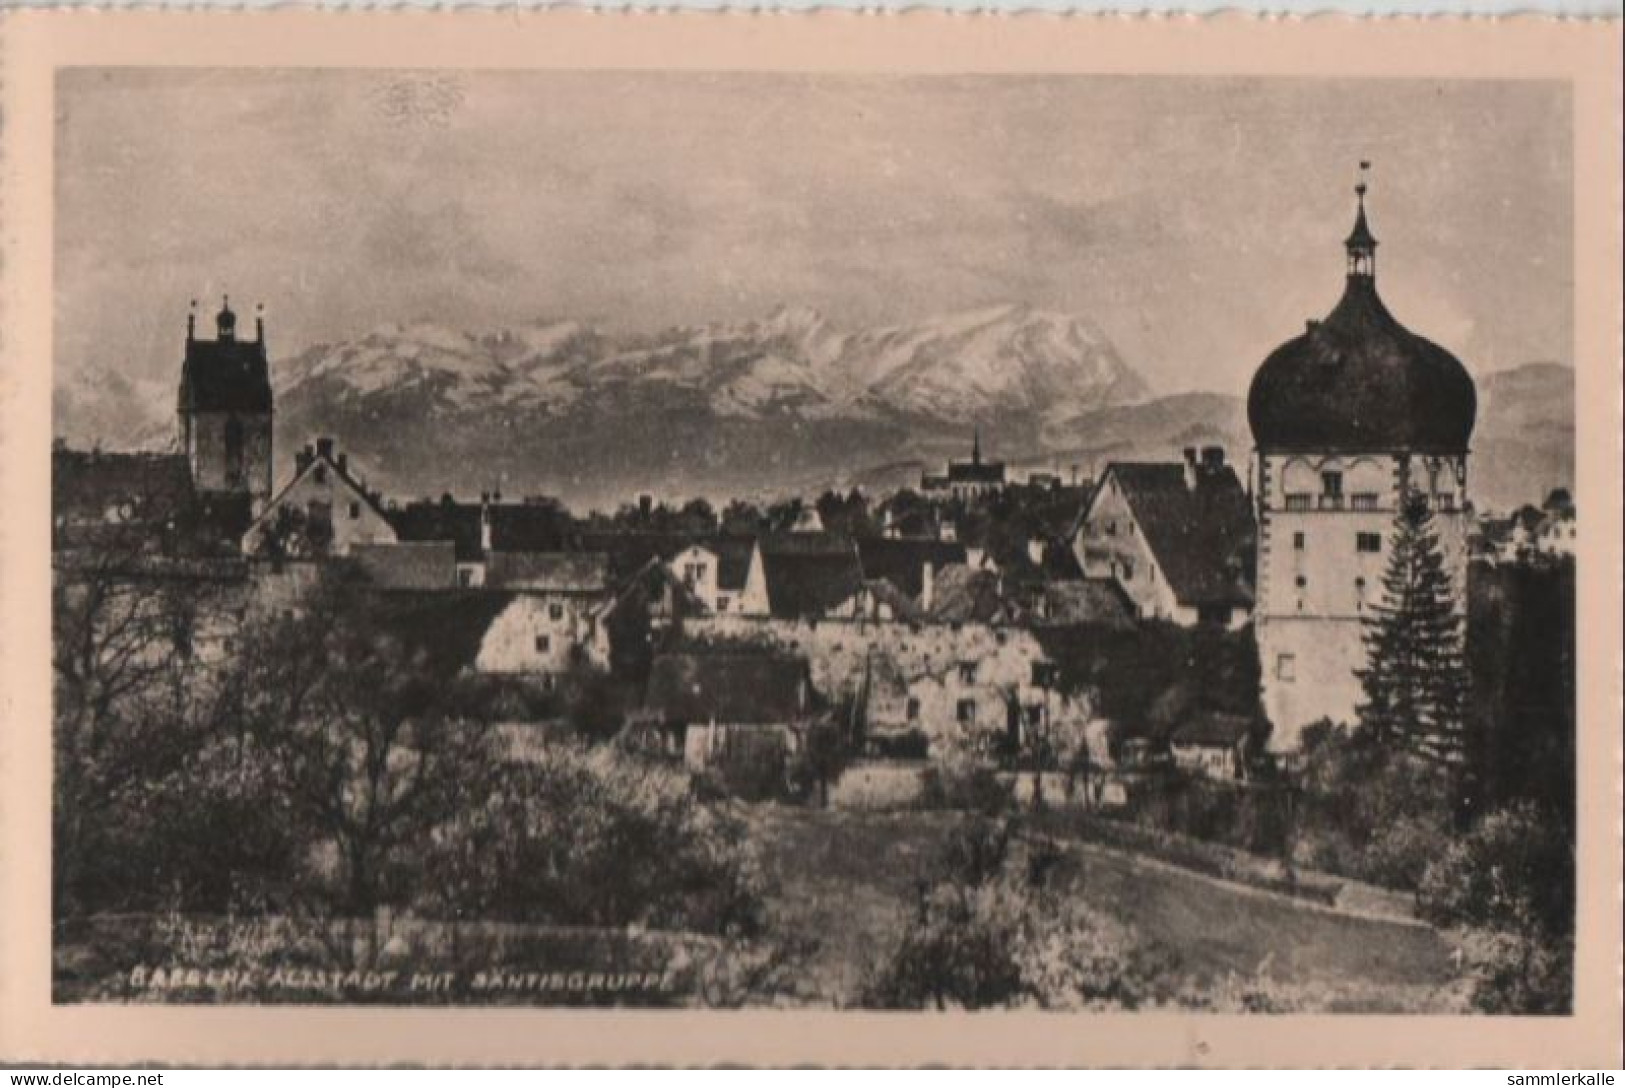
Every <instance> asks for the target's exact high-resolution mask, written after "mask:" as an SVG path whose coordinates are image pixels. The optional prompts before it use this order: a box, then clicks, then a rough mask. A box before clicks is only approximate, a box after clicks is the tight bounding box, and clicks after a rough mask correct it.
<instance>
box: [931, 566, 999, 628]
mask: <svg viewBox="0 0 1625 1088" xmlns="http://www.w3.org/2000/svg"><path fill="white" fill-rule="evenodd" d="M930 616H931V618H932V619H934V620H937V621H939V622H942V623H1008V622H1010V621H1011V620H1013V619H1014V618H1015V617H1016V609H1015V608H1014V606H1013V605H1011V603H1010V602H1009V601H1007V600H1005V599H1004V595H1003V594H1002V593H1001V592H1000V591H999V576H998V575H997V574H996V573H994V572H993V571H990V570H973V569H972V568H970V567H967V566H964V565H963V564H955V565H953V566H950V567H944V568H943V569H942V571H941V573H939V574H938V575H937V577H936V586H935V588H934V590H933V591H932V601H931V609H930Z"/></svg>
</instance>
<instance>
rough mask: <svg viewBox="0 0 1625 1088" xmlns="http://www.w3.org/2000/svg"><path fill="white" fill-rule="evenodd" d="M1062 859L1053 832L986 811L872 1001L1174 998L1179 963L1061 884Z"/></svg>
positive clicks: (940, 1003) (953, 856)
mask: <svg viewBox="0 0 1625 1088" xmlns="http://www.w3.org/2000/svg"><path fill="white" fill-rule="evenodd" d="M1018 845H1020V846H1022V847H1024V849H1023V850H1020V851H1018V850H1017V849H1016V848H1017V846H1018ZM1058 858H1059V855H1058V853H1057V851H1055V849H1054V847H1053V846H1052V845H1051V844H1049V843H1048V842H1047V841H1045V840H1038V841H1033V840H1030V839H1024V838H1021V837H1018V836H1017V834H1016V829H1015V826H1014V825H1013V824H1012V823H1009V822H994V821H978V822H976V823H973V824H972V825H970V826H969V827H966V828H964V829H962V830H960V831H959V832H957V833H956V834H955V835H953V836H952V837H951V838H950V839H949V841H948V844H947V846H946V848H945V849H944V852H943V855H942V857H941V858H940V860H939V862H938V871H937V879H936V880H935V882H934V883H933V882H932V881H930V880H927V881H923V882H922V884H921V887H920V892H919V898H918V901H917V903H916V904H915V909H914V912H913V915H912V917H911V918H910V919H909V921H908V922H907V924H906V925H905V926H904V929H903V933H902V936H901V937H900V938H899V940H898V943H897V945H896V946H895V947H894V948H893V949H892V951H891V952H890V954H889V955H887V956H886V957H885V958H884V959H883V960H882V961H881V962H880V964H879V965H878V966H877V968H876V970H875V972H874V974H873V975H872V977H871V978H870V980H869V982H868V984H867V985H866V986H865V988H864V993H863V1003H864V1004H867V1005H870V1006H876V1007H881V1008H928V1007H929V1008H937V1009H947V1008H966V1009H980V1008H988V1007H990V1006H1000V1005H1003V1006H1020V1005H1034V1006H1037V1007H1041V1008H1053V1009H1134V1008H1139V1007H1141V1006H1144V1005H1150V1004H1157V1003H1160V1002H1162V1001H1163V1000H1166V999H1167V997H1168V996H1169V991H1168V989H1167V988H1166V980H1168V979H1170V978H1171V972H1170V967H1171V966H1172V964H1171V961H1170V960H1168V958H1167V957H1166V956H1164V955H1162V954H1160V953H1157V952H1155V951H1154V950H1151V949H1148V948H1145V947H1143V946H1142V945H1141V944H1140V943H1139V942H1138V940H1137V939H1136V938H1135V936H1134V934H1133V932H1132V931H1131V930H1129V929H1128V928H1127V927H1125V926H1123V925H1121V924H1119V923H1117V922H1115V921H1113V920H1111V919H1110V918H1107V917H1106V916H1104V915H1102V914H1099V913H1097V912H1095V911H1094V910H1092V909H1090V908H1089V907H1088V906H1086V905H1085V904H1083V903H1082V902H1080V901H1078V900H1076V899H1074V898H1072V897H1070V896H1066V895H1063V894H1060V893H1059V892H1058V891H1056V890H1054V889H1053V888H1052V887H1051V881H1050V874H1051V873H1052V871H1053V870H1054V868H1055V865H1056V863H1057V861H1058Z"/></svg>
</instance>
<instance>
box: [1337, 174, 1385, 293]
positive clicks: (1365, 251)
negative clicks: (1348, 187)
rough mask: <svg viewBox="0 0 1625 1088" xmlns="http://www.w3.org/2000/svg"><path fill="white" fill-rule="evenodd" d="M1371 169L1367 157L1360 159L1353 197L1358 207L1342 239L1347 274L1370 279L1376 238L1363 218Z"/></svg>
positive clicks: (1375, 269)
mask: <svg viewBox="0 0 1625 1088" xmlns="http://www.w3.org/2000/svg"><path fill="white" fill-rule="evenodd" d="M1370 170H1371V161H1370V160H1369V159H1361V160H1360V180H1359V181H1357V182H1355V185H1354V197H1355V200H1356V201H1357V202H1358V208H1357V210H1356V211H1355V213H1354V229H1353V230H1352V231H1350V232H1349V236H1348V237H1347V238H1346V239H1344V241H1343V246H1344V248H1346V249H1347V250H1348V254H1349V276H1350V277H1351V278H1353V277H1359V278H1361V279H1364V280H1372V279H1375V278H1376V274H1377V238H1376V235H1374V234H1372V233H1371V226H1370V224H1369V223H1367V222H1366V218H1365V194H1366V190H1367V188H1368V185H1367V181H1366V179H1367V177H1368V176H1369V171H1370Z"/></svg>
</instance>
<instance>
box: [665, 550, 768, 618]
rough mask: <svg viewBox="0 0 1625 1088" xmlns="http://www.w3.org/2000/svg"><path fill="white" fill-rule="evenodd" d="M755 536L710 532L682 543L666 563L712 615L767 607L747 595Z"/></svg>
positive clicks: (724, 614) (745, 612) (747, 611)
mask: <svg viewBox="0 0 1625 1088" xmlns="http://www.w3.org/2000/svg"><path fill="white" fill-rule="evenodd" d="M755 555H756V540H755V538H753V537H746V536H713V537H706V538H703V539H700V540H696V541H694V542H693V543H691V544H689V545H687V546H686V547H684V548H683V549H682V550H681V551H679V552H677V553H676V554H675V555H673V556H672V557H671V558H670V559H668V560H667V561H666V565H667V566H668V567H670V568H671V571H672V573H673V574H674V575H676V577H677V578H678V579H679V580H680V581H681V582H682V583H683V585H685V586H686V587H688V590H689V592H690V593H692V594H694V596H695V598H696V599H697V600H699V601H700V603H701V604H703V605H705V607H706V610H707V611H709V612H712V613H713V614H715V615H719V616H726V615H738V614H746V615H748V614H751V613H758V614H759V613H761V612H765V611H767V602H766V601H765V600H753V599H752V597H751V595H750V592H749V590H750V588H751V587H750V584H749V583H750V569H751V564H752V562H753V561H754V559H755Z"/></svg>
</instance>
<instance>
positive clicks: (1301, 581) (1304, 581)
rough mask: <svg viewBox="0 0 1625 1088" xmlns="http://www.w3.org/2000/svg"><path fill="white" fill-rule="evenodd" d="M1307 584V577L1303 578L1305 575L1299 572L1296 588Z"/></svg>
mask: <svg viewBox="0 0 1625 1088" xmlns="http://www.w3.org/2000/svg"><path fill="white" fill-rule="evenodd" d="M1308 584H1309V579H1307V578H1305V577H1304V576H1303V575H1301V574H1300V575H1298V588H1299V589H1302V588H1303V587H1304V586H1306V585H1308Z"/></svg>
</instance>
